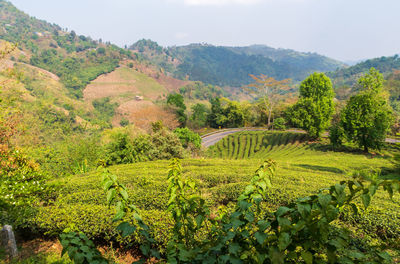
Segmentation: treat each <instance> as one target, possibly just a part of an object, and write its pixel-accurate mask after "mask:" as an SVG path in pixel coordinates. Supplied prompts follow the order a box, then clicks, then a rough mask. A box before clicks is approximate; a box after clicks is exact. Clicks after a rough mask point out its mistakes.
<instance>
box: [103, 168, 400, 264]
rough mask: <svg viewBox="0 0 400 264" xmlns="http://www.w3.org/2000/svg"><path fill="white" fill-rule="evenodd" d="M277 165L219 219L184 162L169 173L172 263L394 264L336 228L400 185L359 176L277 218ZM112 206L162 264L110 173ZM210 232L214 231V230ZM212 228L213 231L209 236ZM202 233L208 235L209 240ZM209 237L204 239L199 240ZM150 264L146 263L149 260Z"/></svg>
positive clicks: (126, 230) (123, 227)
mask: <svg viewBox="0 0 400 264" xmlns="http://www.w3.org/2000/svg"><path fill="white" fill-rule="evenodd" d="M275 168H276V165H275V162H273V161H271V160H270V161H266V162H265V163H264V164H263V165H262V166H261V167H260V168H259V169H258V170H257V171H256V173H255V175H254V176H253V178H252V180H251V183H250V185H248V186H247V187H246V188H245V190H244V192H243V193H242V194H241V195H240V196H239V198H238V201H237V204H236V206H235V208H234V209H233V211H232V212H229V211H226V210H225V212H224V211H222V212H221V213H220V214H219V215H217V216H216V217H211V215H210V211H209V209H208V207H207V206H206V205H205V201H204V199H202V198H201V197H200V196H198V195H196V188H195V185H194V183H193V182H191V181H190V180H184V179H182V177H181V167H180V164H179V161H178V160H173V161H172V163H171V165H170V170H169V173H168V179H169V187H168V190H169V191H168V192H169V202H168V208H169V210H170V212H171V213H172V217H173V219H174V222H175V223H174V229H173V235H172V238H171V240H170V242H169V245H168V247H167V260H168V263H299V262H305V263H366V262H368V263H389V262H390V261H391V258H390V255H389V254H387V253H386V252H383V251H381V250H380V249H379V248H372V247H370V248H368V250H365V248H364V246H365V245H364V246H362V247H361V248H360V247H359V245H358V244H356V243H351V241H352V237H351V235H350V234H349V232H348V231H347V230H346V229H345V228H338V227H335V226H334V225H333V224H332V223H333V222H334V221H335V220H336V219H338V218H339V217H340V215H341V212H343V210H344V209H345V208H347V207H349V208H351V209H352V210H353V213H354V214H358V210H359V209H358V206H357V204H356V203H355V200H356V199H357V198H361V201H362V204H363V206H364V207H365V208H367V207H368V206H369V204H370V202H371V198H372V197H373V196H374V195H375V194H376V191H377V190H378V189H379V188H383V189H384V190H386V191H387V192H388V193H389V196H390V197H392V196H393V194H394V192H400V182H399V181H398V180H381V179H379V178H378V177H377V174H376V173H370V172H365V171H362V172H358V173H355V174H354V175H353V178H352V179H350V180H347V181H342V182H340V183H338V184H335V185H333V186H331V187H329V188H323V189H321V190H320V191H319V192H318V193H317V194H315V195H311V196H306V197H303V198H299V199H297V200H296V201H294V202H292V203H290V204H288V205H286V206H280V207H279V208H278V209H277V210H275V211H270V210H268V209H267V208H265V207H264V206H263V202H264V201H265V200H266V199H267V198H268V197H267V190H268V189H269V188H271V187H272V180H273V176H274V175H275ZM103 184H104V189H105V190H106V192H107V201H108V204H109V205H111V204H116V209H117V213H116V215H115V217H114V219H113V220H114V221H121V220H122V219H123V218H124V217H125V216H127V215H128V213H133V215H134V218H135V220H136V221H137V223H138V227H139V229H140V230H141V231H140V232H141V234H142V236H143V237H144V238H145V240H144V241H143V244H142V245H141V250H142V252H143V254H144V256H145V257H149V256H150V255H151V256H153V257H157V258H159V257H160V255H159V252H158V251H157V250H155V249H153V246H154V242H155V241H154V239H153V238H152V237H151V236H150V235H149V228H148V226H147V225H146V224H144V223H143V221H142V220H141V217H140V216H139V214H138V210H137V209H136V207H135V206H133V205H132V204H130V203H129V197H128V195H127V192H126V188H125V187H124V186H123V185H121V184H120V183H119V182H118V180H117V179H116V177H115V176H114V175H111V174H110V173H109V172H108V171H105V173H104V179H103ZM207 225H210V226H209V227H208V228H207ZM204 228H205V229H204ZM118 230H120V231H121V232H122V235H123V236H129V235H132V234H133V232H135V230H136V226H133V225H131V224H130V223H129V222H122V223H121V224H120V225H119V226H118ZM202 230H208V231H206V233H203V234H202V233H201V231H202ZM200 237H201V238H202V239H201V240H199V238H200ZM142 263H143V261H142Z"/></svg>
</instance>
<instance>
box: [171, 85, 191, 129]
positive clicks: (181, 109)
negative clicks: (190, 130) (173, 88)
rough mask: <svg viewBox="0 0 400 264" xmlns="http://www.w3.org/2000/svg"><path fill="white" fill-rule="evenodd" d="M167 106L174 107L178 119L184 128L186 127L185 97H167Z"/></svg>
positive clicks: (177, 95)
mask: <svg viewBox="0 0 400 264" xmlns="http://www.w3.org/2000/svg"><path fill="white" fill-rule="evenodd" d="M167 104H168V105H170V106H172V107H174V110H175V113H176V117H177V118H178V121H179V123H180V124H181V126H182V127H184V126H185V125H186V120H187V116H186V114H185V110H186V105H185V103H184V100H183V96H182V95H181V94H178V93H172V94H169V95H168V96H167Z"/></svg>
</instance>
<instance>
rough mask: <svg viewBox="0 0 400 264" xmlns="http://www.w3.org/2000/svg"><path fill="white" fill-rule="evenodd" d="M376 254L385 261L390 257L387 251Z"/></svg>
mask: <svg viewBox="0 0 400 264" xmlns="http://www.w3.org/2000/svg"><path fill="white" fill-rule="evenodd" d="M377 254H378V256H379V257H380V258H382V259H384V260H386V261H391V260H392V257H391V256H390V255H389V254H388V253H387V252H378V253H377Z"/></svg>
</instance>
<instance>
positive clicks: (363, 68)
mask: <svg viewBox="0 0 400 264" xmlns="http://www.w3.org/2000/svg"><path fill="white" fill-rule="evenodd" d="M371 67H374V68H375V69H377V70H379V71H380V72H381V73H383V75H385V76H387V75H389V74H391V73H392V72H393V70H396V69H400V58H399V56H398V55H394V56H391V57H380V58H374V59H369V60H366V61H363V62H360V63H358V64H356V65H353V66H351V67H347V68H342V69H338V70H336V71H334V72H330V73H328V75H329V77H331V78H332V79H333V81H334V84H335V86H337V87H340V86H343V85H348V86H351V85H353V84H354V83H355V82H356V80H357V79H358V78H359V77H360V76H361V75H362V74H365V73H366V72H368V71H369V69H370V68H371Z"/></svg>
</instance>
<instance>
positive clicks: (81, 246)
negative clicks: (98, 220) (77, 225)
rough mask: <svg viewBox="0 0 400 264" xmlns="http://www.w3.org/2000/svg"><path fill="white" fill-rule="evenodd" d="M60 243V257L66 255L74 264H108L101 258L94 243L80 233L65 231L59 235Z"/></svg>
mask: <svg viewBox="0 0 400 264" xmlns="http://www.w3.org/2000/svg"><path fill="white" fill-rule="evenodd" d="M60 243H61V245H62V246H63V250H62V252H61V255H62V256H63V255H65V254H66V253H68V256H69V258H70V259H71V260H73V261H74V263H75V264H108V263H109V262H108V260H107V259H105V258H103V257H102V255H101V253H100V252H99V251H98V250H97V248H96V246H95V245H94V243H93V242H92V241H91V240H89V239H88V238H87V236H86V235H85V234H84V233H82V232H80V233H76V232H72V231H70V230H69V229H66V230H65V231H64V233H62V234H61V235H60Z"/></svg>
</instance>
